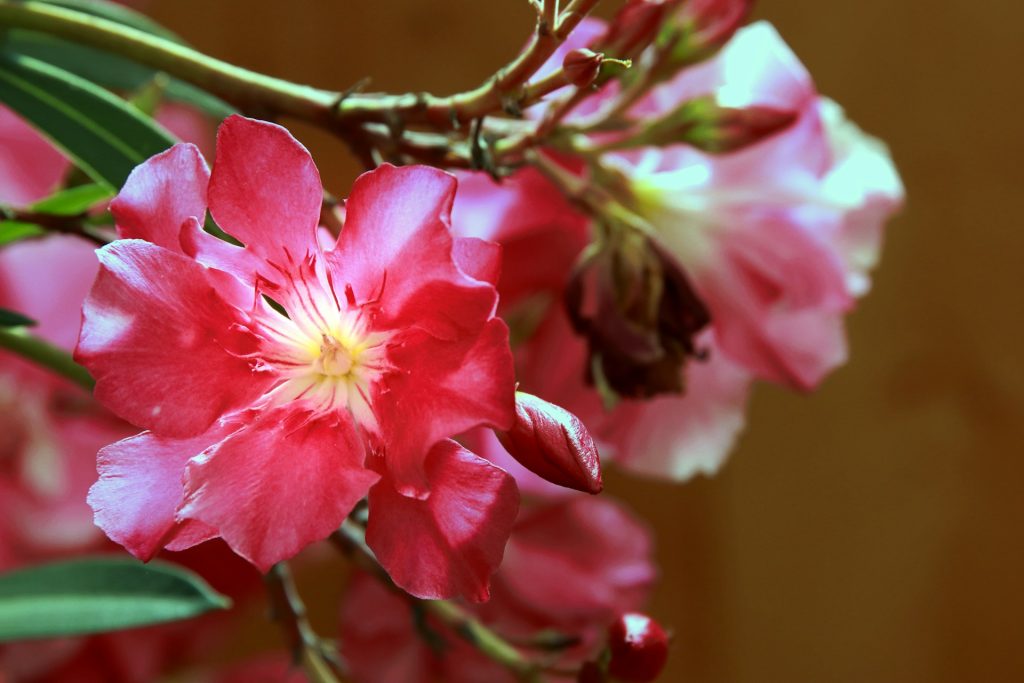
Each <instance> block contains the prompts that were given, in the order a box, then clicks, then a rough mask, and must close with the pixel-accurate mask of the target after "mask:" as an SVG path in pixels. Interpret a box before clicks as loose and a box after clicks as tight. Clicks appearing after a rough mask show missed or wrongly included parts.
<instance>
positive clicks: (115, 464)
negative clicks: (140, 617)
mask: <svg viewBox="0 0 1024 683" xmlns="http://www.w3.org/2000/svg"><path fill="white" fill-rule="evenodd" d="M228 433H230V430H229V429H225V428H224V427H221V426H217V427H214V428H213V429H212V430H210V431H209V432H206V433H203V434H200V435H199V436H195V437H192V438H190V439H167V438H163V437H160V436H157V435H155V434H153V433H152V432H143V433H142V434H138V435H136V436H133V437H130V438H128V439H124V440H123V441H118V442H117V443H114V444H111V445H109V446H107V447H106V448H103V449H101V450H100V452H99V456H98V459H97V469H98V470H99V474H100V478H99V480H98V481H97V482H96V483H95V484H93V486H92V488H91V489H90V490H89V498H88V502H89V505H90V506H91V507H92V509H93V512H94V513H95V520H96V525H97V526H99V527H100V528H101V529H103V531H104V532H106V534H107V536H109V537H110V538H111V540H113V541H116V542H117V543H120V544H121V545H123V546H124V547H125V549H126V550H128V552H130V553H131V554H132V555H135V557H137V558H139V559H140V560H143V561H148V560H149V559H151V558H152V557H153V556H154V555H156V553H157V552H158V551H159V550H160V548H161V547H162V546H163V545H165V544H166V542H167V540H168V538H169V536H170V534H171V531H172V530H173V529H174V527H175V518H174V516H175V512H176V511H177V509H178V506H179V505H181V501H182V498H183V496H184V487H183V485H182V477H183V475H184V473H185V465H186V463H187V462H188V461H189V460H190V459H192V458H193V457H195V456H197V455H199V453H201V452H202V451H203V450H204V449H206V448H207V447H209V446H210V445H212V444H214V443H217V442H218V441H220V440H221V439H223V438H224V437H225V436H227V434H228ZM202 540H206V539H205V538H203V539H202Z"/></svg>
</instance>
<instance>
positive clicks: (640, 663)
mask: <svg viewBox="0 0 1024 683" xmlns="http://www.w3.org/2000/svg"><path fill="white" fill-rule="evenodd" d="M608 649H609V650H610V651H611V661H610V662H609V663H608V671H609V673H611V675H612V676H614V677H616V678H618V679H619V680H622V681H627V682H628V683H649V681H653V680H654V679H656V678H657V677H658V674H660V673H661V670H662V669H663V668H665V662H666V661H667V660H668V635H667V634H666V633H665V630H664V629H663V628H662V627H661V625H660V624H659V623H658V622H656V621H655V620H654V619H651V618H650V617H649V616H647V615H646V614H640V613H639V612H627V613H626V614H623V615H622V616H620V617H619V618H618V619H617V620H616V621H615V623H614V624H612V626H611V628H610V629H608Z"/></svg>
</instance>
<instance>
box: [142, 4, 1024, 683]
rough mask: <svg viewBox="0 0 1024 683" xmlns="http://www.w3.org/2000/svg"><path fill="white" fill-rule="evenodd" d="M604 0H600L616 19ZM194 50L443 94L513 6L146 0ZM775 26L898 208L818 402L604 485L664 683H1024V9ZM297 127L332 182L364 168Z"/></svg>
mask: <svg viewBox="0 0 1024 683" xmlns="http://www.w3.org/2000/svg"><path fill="white" fill-rule="evenodd" d="M616 5H617V3H616V2H613V1H612V0H606V1H605V3H604V8H603V12H604V13H605V14H607V13H608V12H609V11H610V10H612V9H613V8H614V7H615V6H616ZM150 13H151V14H152V15H153V16H155V17H156V18H158V19H160V20H161V21H163V22H165V23H166V24H167V25H168V26H169V27H171V28H173V29H174V30H176V31H178V32H180V33H181V34H182V35H183V36H185V37H186V38H187V39H188V40H190V41H191V42H192V43H193V44H195V45H196V46H198V47H200V48H202V49H204V50H207V51H209V52H211V53H212V54H214V55H217V56H219V57H223V58H226V59H229V60H231V61H234V62H236V63H239V64H243V65H246V66H249V67H252V68H255V69H258V70H262V71H265V72H269V73H272V74H276V75H280V76H284V77H287V78H291V79H295V80H303V81H306V82H310V83H313V84H317V85H322V86H329V87H334V88H345V87H347V86H349V85H351V84H352V83H354V82H356V81H357V80H358V79H360V78H362V77H363V76H367V75H369V76H372V77H373V86H374V87H375V88H378V89H392V90H401V89H410V90H412V89H415V90H422V89H430V90H434V91H437V92H450V91H454V90H458V89H464V88H466V87H468V86H471V85H475V84H476V83H477V82H478V81H479V80H480V79H482V78H484V77H485V76H486V75H487V74H488V73H489V72H490V71H491V70H493V69H494V68H495V67H497V66H498V65H500V64H501V63H502V62H503V61H504V60H506V59H507V58H508V57H509V56H511V55H512V54H513V53H514V51H515V49H516V48H517V47H518V45H519V44H520V42H521V41H522V40H523V39H524V38H525V36H526V35H527V32H528V31H529V28H530V25H531V14H530V10H529V7H528V4H527V3H526V2H525V0H488V1H486V2H480V1H479V0H372V1H364V2H329V1H328V0H292V1H291V2H288V3H281V2H272V1H270V0H262V1H255V0H163V1H160V0H154V1H153V2H152V4H151V8H150ZM758 14H759V16H761V17H764V18H770V19H771V20H772V21H773V22H774V23H775V24H776V25H777V26H778V27H779V29H780V31H781V33H782V35H783V36H784V37H785V38H786V40H787V41H788V42H789V43H790V45H792V46H793V48H794V49H795V51H796V52H797V54H798V55H799V56H800V57H801V58H802V60H803V61H804V62H805V63H806V64H807V65H808V67H809V68H810V69H811V71H812V72H813V73H814V75H815V77H816V80H817V83H818V85H819V88H820V89H821V91H822V92H823V93H825V94H828V95H830V96H831V97H833V98H835V99H836V100H838V101H839V102H841V103H843V104H844V105H845V107H846V108H847V111H848V112H849V114H850V115H851V116H852V117H853V118H854V119H855V120H856V121H857V122H858V123H860V124H861V126H862V127H863V128H865V129H866V130H868V131H870V132H872V133H874V134H876V135H879V136H880V137H882V138H884V139H885V140H887V141H888V142H889V144H890V145H891V147H892V149H893V153H894V155H895V158H896V161H897V163H898V165H899V167H900V170H901V171H902V173H903V176H904V180H905V182H906V184H907V187H908V193H909V205H908V208H907V210H906V211H905V213H904V215H903V216H901V217H900V218H899V219H898V220H897V221H896V222H895V223H894V224H893V225H892V227H891V230H890V232H889V235H888V243H887V246H886V250H885V255H884V260H883V267H882V268H881V270H880V271H879V273H878V274H877V277H876V278H875V289H874V291H873V292H872V294H871V295H870V296H869V297H868V298H867V299H866V300H865V301H864V302H863V303H862V305H861V307H860V309H859V310H858V311H857V313H856V314H855V315H853V316H852V318H851V319H850V323H849V330H850V340H851V348H852V360H851V362H850V363H849V364H848V365H847V366H846V367H845V368H843V369H842V370H840V371H839V372H837V373H836V374H835V375H834V376H833V377H832V378H831V379H830V380H829V381H828V382H827V383H826V384H825V385H824V387H823V388H822V389H821V390H820V391H819V392H817V393H816V394H814V395H813V396H810V397H802V396H795V395H792V394H788V393H786V392H784V391H781V390H777V389H774V388H771V387H762V388H761V389H760V390H759V391H758V392H757V393H756V396H755V398H754V401H753V405H752V409H751V411H750V417H749V429H748V432H747V435H746V436H745V438H744V439H743V441H742V443H741V445H740V447H739V449H738V450H737V452H736V453H735V454H734V456H733V459H732V461H731V462H730V463H729V464H728V465H727V467H726V468H725V470H724V472H723V473H722V474H721V475H720V476H719V477H717V478H716V479H713V480H699V481H696V482H693V483H690V484H687V485H685V486H669V485H666V484H659V483H651V482H644V481H638V480H635V479H629V478H627V477H624V476H612V477H611V480H610V482H609V484H610V485H609V490H610V491H612V492H614V493H615V494H616V495H618V496H621V497H623V498H625V499H626V500H628V501H630V502H631V503H632V504H633V505H634V506H635V508H636V509H638V510H639V512H640V513H641V514H643V515H645V516H646V517H647V518H648V519H650V520H651V521H652V523H653V526H654V527H655V529H656V532H657V535H658V539H659V559H660V561H661V564H662V568H663V573H664V576H663V579H662V584H661V587H660V589H659V591H658V593H657V596H656V601H655V603H654V605H653V611H654V612H655V613H656V614H657V615H658V616H659V617H661V618H662V619H663V620H665V621H666V622H668V623H669V624H671V625H672V626H673V627H674V628H675V631H676V636H677V639H676V646H675V652H674V655H673V659H672V663H671V669H670V670H669V671H668V673H667V674H666V676H665V677H664V679H663V680H665V681H669V682H671V683H675V682H676V681H679V682H692V683H698V682H706V683H712V682H713V683H732V682H735V683H774V682H776V681H779V682H788V683H818V682H828V683H832V682H835V683H865V682H868V681H870V682H872V683H888V682H893V683H895V682H900V683H903V682H914V683H916V682H920V683H942V682H946V681H948V682H950V683H954V682H955V683H963V682H966V681H972V682H981V683H988V682H992V683H1002V682H1004V681H1005V682H1012V681H1024V586H1022V577H1024V541H1022V536H1021V533H1020V530H1019V527H1020V523H1021V521H1022V520H1024V514H1022V513H1024V461H1022V459H1021V457H1020V456H1021V450H1022V449H1021V437H1022V436H1024V434H1022V430H1021V429H1020V426H1019V425H1020V419H1021V407H1022V406H1024V400H1022V399H1024V362H1022V345H1021V339H1022V335H1021V333H1022V331H1024V330H1022V328H1024V324H1022V321H1024V295H1022V292H1024V287H1022V285H1024V268H1022V254H1024V230H1022V229H1021V228H1022V227H1024V226H1022V225H1021V219H1020V214H1019V210H1018V205H1019V200H1018V197H1019V196H1020V190H1021V187H1022V182H1021V181H1022V172H1021V160H1022V159H1024V133H1022V128H1021V123H1020V121H1021V114H1022V112H1021V104H1022V100H1024V95H1022V93H1021V87H1020V78H1021V67H1022V65H1024V38H1022V36H1024V34H1022V31H1021V25H1022V23H1024V6H1022V5H1020V4H1016V3H1014V4H1011V3H1010V2H1008V1H1007V2H1004V3H1002V7H1000V6H998V5H997V3H996V2H992V1H982V2H969V3H954V2H950V3H939V2H924V1H921V0H917V1H912V0H905V1H903V2H898V1H897V2H893V1H892V0H860V1H859V2H841V1H839V0H776V1H774V2H768V1H766V2H763V3H762V5H761V7H760V9H759V11H758ZM296 133H297V134H298V135H299V137H300V138H301V139H302V140H303V141H304V142H306V144H307V145H308V146H310V147H311V149H312V150H313V153H314V156H315V157H316V160H317V163H318V164H319V166H320V168H321V170H322V172H323V176H324V178H325V181H326V184H327V185H328V187H329V188H330V189H331V190H332V191H334V192H336V193H338V194H341V195H344V194H345V191H346V188H347V186H348V184H349V182H350V181H351V178H352V177H353V175H354V173H356V172H358V170H359V169H358V167H357V165H356V164H355V162H354V161H353V160H352V159H350V158H349V157H347V156H346V154H345V151H344V148H343V147H342V146H341V145H340V144H339V143H337V142H336V141H333V140H330V139H328V138H326V137H325V136H324V135H322V134H319V133H317V132H316V131H310V130H309V129H307V128H301V127H300V128H297V129H296Z"/></svg>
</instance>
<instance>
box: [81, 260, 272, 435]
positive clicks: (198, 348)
mask: <svg viewBox="0 0 1024 683" xmlns="http://www.w3.org/2000/svg"><path fill="white" fill-rule="evenodd" d="M97 254H98V255H99V258H100V273H99V275H98V276H97V278H96V283H95V284H94V285H93V289H92V291H91V292H90V293H89V296H88V298H87V299H86V301H85V305H84V308H83V324H82V333H81V337H80V339H79V342H78V348H77V349H76V351H75V358H76V359H77V360H78V362H80V363H82V364H83V365H85V366H86V368H88V369H89V371H90V372H91V373H92V375H93V377H95V378H96V397H97V398H98V399H99V400H100V402H102V403H103V404H104V405H106V406H107V407H108V408H110V409H111V410H112V411H114V412H115V413H117V414H118V415H119V416H121V417H123V418H124V419H126V420H128V421H129V422H131V423H133V424H135V425H137V426H139V427H143V428H147V429H152V430H153V431H155V432H156V433H157V434H160V435H161V436H172V437H187V436H194V435H196V434H199V433H201V432H203V431H205V430H206V429H207V428H209V426H210V425H211V424H213V422H214V420H216V419H217V418H218V417H220V416H221V415H223V414H225V413H227V412H229V411H231V410H235V409H237V408H241V407H244V406H246V405H248V404H249V403H251V402H252V401H253V400H254V399H255V398H256V397H258V396H260V395H261V394H262V393H263V392H264V391H265V389H266V388H267V386H268V382H270V381H271V379H270V378H269V377H263V376H262V375H260V374H259V373H257V372H256V371H255V370H253V368H252V367H251V363H250V361H249V360H247V359H245V358H240V357H238V355H237V354H240V353H247V352H248V351H249V350H251V348H249V346H248V345H251V343H252V340H251V338H249V336H248V334H247V333H245V332H243V331H240V330H238V329H237V328H235V327H233V325H235V324H236V323H238V322H241V321H242V317H241V316H242V314H241V313H240V311H238V309H236V308H234V307H233V306H231V305H229V304H228V303H226V302H225V301H224V300H223V299H222V298H221V297H220V296H219V295H218V293H217V290H216V288H215V287H214V285H213V284H212V283H213V281H214V280H213V279H212V278H211V276H210V273H211V271H208V270H207V269H205V268H204V267H203V266H201V265H200V264H198V263H196V262H195V261H193V260H192V259H190V258H187V257H185V256H183V255H180V254H176V253H174V252H171V251H168V250H167V249H163V248H161V247H158V246H155V245H153V244H150V243H148V242H143V241H141V240H119V241H117V242H114V243H112V244H109V245H107V246H106V247H104V248H102V249H100V250H99V251H98V252H97Z"/></svg>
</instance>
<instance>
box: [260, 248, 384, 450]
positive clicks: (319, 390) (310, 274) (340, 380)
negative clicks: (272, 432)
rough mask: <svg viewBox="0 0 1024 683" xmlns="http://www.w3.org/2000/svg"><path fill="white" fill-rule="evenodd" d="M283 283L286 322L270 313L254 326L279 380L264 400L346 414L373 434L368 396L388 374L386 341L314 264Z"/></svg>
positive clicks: (348, 292)
mask: <svg viewBox="0 0 1024 683" xmlns="http://www.w3.org/2000/svg"><path fill="white" fill-rule="evenodd" d="M287 277H288V279H289V280H290V282H289V287H288V289H287V292H288V296H287V297H283V299H284V300H283V301H280V302H279V303H280V305H281V307H282V308H283V309H284V310H285V311H286V312H287V316H285V315H282V314H281V313H280V312H278V311H276V310H269V311H267V313H266V314H265V315H263V316H261V318H260V321H259V322H260V327H261V330H260V331H261V332H262V333H263V336H264V337H266V338H268V339H270V340H271V341H272V346H273V354H272V357H270V358H264V359H263V360H264V363H265V365H266V366H267V369H270V370H272V371H274V372H276V374H277V375H278V377H280V379H281V382H280V383H279V384H278V385H277V386H276V387H275V388H274V389H273V391H272V392H271V393H270V395H269V398H270V400H271V402H272V404H273V405H281V404H284V403H288V402H292V401H301V402H302V403H303V404H304V405H305V407H306V408H308V409H309V410H310V411H312V412H313V413H316V414H327V413H331V412H337V411H342V410H347V411H348V412H349V413H351V414H352V416H353V417H354V418H355V420H356V422H357V423H359V424H360V425H362V426H363V427H367V428H369V429H371V430H374V431H376V428H377V420H376V418H375V416H374V413H373V408H372V405H371V396H372V393H371V391H372V388H373V384H374V383H375V382H376V381H377V380H379V379H380V377H381V375H382V374H383V373H384V372H385V371H387V369H388V368H389V365H388V363H387V341H388V336H389V335H388V334H387V333H384V332H373V331H371V330H370V329H369V320H368V314H367V307H366V306H365V305H360V304H357V303H356V301H355V296H354V294H353V292H352V289H351V287H348V288H346V292H345V294H346V297H345V299H344V300H342V299H339V298H338V296H337V295H336V293H335V291H334V287H333V283H332V282H331V278H330V277H329V276H328V275H325V274H324V273H323V270H322V268H319V267H317V266H316V265H315V264H311V265H310V267H308V268H306V267H304V268H302V269H300V272H299V273H298V274H293V273H289V274H287Z"/></svg>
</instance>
